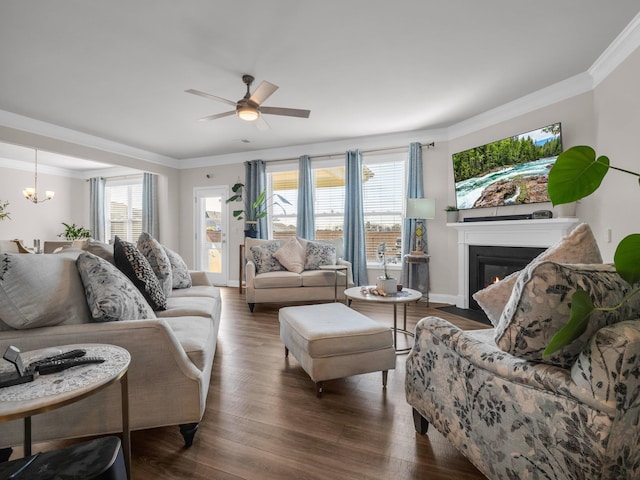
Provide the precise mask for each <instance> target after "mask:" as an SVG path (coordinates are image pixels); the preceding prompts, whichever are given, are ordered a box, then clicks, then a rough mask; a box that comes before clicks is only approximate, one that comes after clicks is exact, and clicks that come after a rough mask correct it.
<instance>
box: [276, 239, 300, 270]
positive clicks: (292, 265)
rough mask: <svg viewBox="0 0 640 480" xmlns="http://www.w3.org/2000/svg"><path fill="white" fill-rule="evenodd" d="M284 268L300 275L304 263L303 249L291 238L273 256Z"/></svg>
mask: <svg viewBox="0 0 640 480" xmlns="http://www.w3.org/2000/svg"><path fill="white" fill-rule="evenodd" d="M273 256H274V257H276V259H277V260H278V261H279V262H280V263H281V264H282V266H283V267H284V268H286V269H287V270H289V271H290V272H294V273H302V272H303V271H304V263H305V249H304V247H303V246H302V245H300V242H299V241H298V240H297V239H296V238H295V237H291V238H290V239H289V240H287V242H285V244H284V245H282V246H281V247H280V248H279V249H278V250H276V251H275V252H274V254H273Z"/></svg>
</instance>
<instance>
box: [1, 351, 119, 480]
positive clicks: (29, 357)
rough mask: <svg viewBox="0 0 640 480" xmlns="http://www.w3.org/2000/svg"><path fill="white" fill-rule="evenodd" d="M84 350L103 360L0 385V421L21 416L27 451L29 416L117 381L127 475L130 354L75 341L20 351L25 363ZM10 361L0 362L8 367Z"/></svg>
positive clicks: (29, 439) (29, 433)
mask: <svg viewBox="0 0 640 480" xmlns="http://www.w3.org/2000/svg"><path fill="white" fill-rule="evenodd" d="M74 349H82V350H86V352H87V354H86V355H87V356H88V357H100V358H104V360H105V361H104V362H103V363H94V364H87V365H81V366H77V367H72V368H69V369H67V370H63V371H61V372H57V373H53V374H50V375H38V376H36V378H35V379H34V381H33V382H29V383H23V384H20V385H14V386H12V387H6V388H2V389H0V422H6V421H10V420H16V419H19V418H23V419H24V453H25V457H28V456H30V455H31V417H32V416H33V415H37V414H39V413H45V412H48V411H51V410H55V409H57V408H60V407H63V406H65V405H69V404H71V403H75V402H77V401H79V400H82V399H83V398H86V397H88V396H90V395H93V394H95V393H97V392H99V391H100V390H103V389H104V388H106V387H108V386H109V385H111V384H113V383H116V382H120V389H121V390H120V391H121V397H122V449H123V453H124V461H125V466H126V469H127V475H128V477H129V478H131V437H130V430H129V388H128V383H127V371H128V368H129V363H130V362H131V355H129V352H128V351H127V350H125V349H124V348H121V347H118V346H115V345H103V344H78V345H65V346H62V347H55V348H45V349H41V350H33V351H30V352H24V353H23V354H22V357H23V360H24V363H25V365H28V364H30V363H31V362H34V361H36V360H41V359H42V358H45V357H48V356H51V355H57V354H59V353H62V352H67V351H69V350H74ZM8 367H10V365H9V364H8V363H7V364H6V365H2V367H0V368H2V370H8Z"/></svg>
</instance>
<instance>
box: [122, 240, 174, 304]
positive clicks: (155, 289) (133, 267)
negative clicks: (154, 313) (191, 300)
mask: <svg viewBox="0 0 640 480" xmlns="http://www.w3.org/2000/svg"><path fill="white" fill-rule="evenodd" d="M113 258H114V260H115V263H116V267H118V270H120V271H121V272H122V273H124V274H125V275H126V276H127V277H128V278H129V280H131V281H132V282H133V284H134V285H135V286H136V287H137V288H138V290H140V293H142V295H143V296H144V298H145V299H146V300H147V302H149V305H151V308H153V309H154V310H165V309H166V308H167V297H166V296H165V294H164V291H163V290H162V287H161V286H160V281H159V280H158V277H156V274H155V273H153V269H152V268H151V265H149V261H148V260H147V259H146V258H145V257H144V255H142V253H140V251H139V250H138V249H137V248H136V246H135V245H134V244H133V243H131V242H127V241H125V240H121V239H120V238H119V237H116V239H115V242H114V244H113Z"/></svg>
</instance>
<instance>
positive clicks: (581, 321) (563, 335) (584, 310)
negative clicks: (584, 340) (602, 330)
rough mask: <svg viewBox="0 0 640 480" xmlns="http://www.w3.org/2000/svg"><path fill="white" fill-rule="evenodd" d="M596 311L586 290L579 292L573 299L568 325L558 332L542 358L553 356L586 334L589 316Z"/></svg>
mask: <svg viewBox="0 0 640 480" xmlns="http://www.w3.org/2000/svg"><path fill="white" fill-rule="evenodd" d="M594 310H595V307H594V306H593V302H592V301H591V297H589V294H588V293H587V292H585V291H584V290H577V291H576V293H574V294H573V296H572V297H571V315H570V316H569V321H568V322H567V324H566V325H565V326H564V327H562V328H561V329H560V330H558V331H557V332H556V334H555V335H554V336H553V337H552V338H551V340H550V341H549V345H547V348H545V349H544V352H542V356H547V355H551V354H552V353H554V352H557V351H558V350H560V349H561V348H562V347H564V346H566V345H569V344H570V343H571V342H573V341H574V340H575V339H576V338H578V337H579V336H580V335H582V334H583V333H584V331H585V330H586V328H587V325H588V324H589V316H590V315H591V312H593V311H594Z"/></svg>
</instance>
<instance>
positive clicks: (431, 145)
mask: <svg viewBox="0 0 640 480" xmlns="http://www.w3.org/2000/svg"><path fill="white" fill-rule="evenodd" d="M435 146H436V143H435V142H429V143H425V144H423V145H422V148H427V149H428V148H434V147H435ZM407 150H409V147H407V146H403V147H386V148H372V149H370V150H360V153H363V154H364V153H381V152H394V151H407ZM344 154H345V152H336V153H325V154H322V155H309V157H310V158H311V159H315V160H317V159H320V158H322V159H330V158H331V157H337V156H339V155H340V156H341V155H344ZM298 158H300V157H295V158H294V157H292V158H280V159H278V160H264V162H265V163H280V162H291V161H294V160H298Z"/></svg>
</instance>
